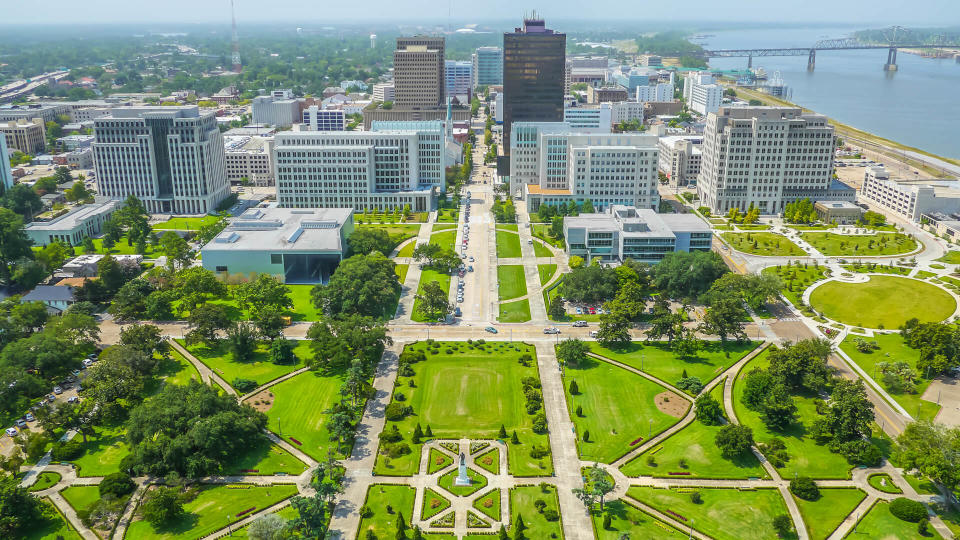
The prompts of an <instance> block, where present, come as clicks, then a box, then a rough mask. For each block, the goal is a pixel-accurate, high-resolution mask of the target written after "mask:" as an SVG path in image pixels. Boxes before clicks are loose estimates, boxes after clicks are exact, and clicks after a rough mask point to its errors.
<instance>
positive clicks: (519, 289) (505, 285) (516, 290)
mask: <svg viewBox="0 0 960 540" xmlns="http://www.w3.org/2000/svg"><path fill="white" fill-rule="evenodd" d="M497 283H498V287H497V289H498V291H499V293H500V301H501V302H502V301H504V300H511V299H513V298H518V297H520V296H524V295H526V294H527V278H526V275H525V274H524V272H523V266H522V265H519V264H508V265H500V266H497Z"/></svg>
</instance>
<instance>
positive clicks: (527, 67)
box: [497, 17, 567, 175]
mask: <svg viewBox="0 0 960 540" xmlns="http://www.w3.org/2000/svg"><path fill="white" fill-rule="evenodd" d="M566 46H567V36H566V34H561V33H558V32H555V31H553V30H550V29H548V28H547V26H546V23H545V22H544V21H543V19H538V18H535V17H534V18H530V19H524V21H523V27H522V28H516V29H514V31H513V32H507V33H505V34H503V94H504V101H503V145H504V153H505V154H506V156H505V159H501V160H499V162H498V164H497V169H498V172H499V173H500V174H501V175H506V174H508V173H509V168H510V166H509V153H510V151H511V150H510V148H511V142H510V133H511V128H512V125H513V123H514V122H562V121H563V86H564V78H565V76H566Z"/></svg>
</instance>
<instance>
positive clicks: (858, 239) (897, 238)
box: [800, 232, 917, 257]
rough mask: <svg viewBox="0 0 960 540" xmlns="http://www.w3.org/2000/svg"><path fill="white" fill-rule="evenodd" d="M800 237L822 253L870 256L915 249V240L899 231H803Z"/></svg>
mask: <svg viewBox="0 0 960 540" xmlns="http://www.w3.org/2000/svg"><path fill="white" fill-rule="evenodd" d="M800 237H801V238H803V239H804V240H805V241H806V242H809V243H810V244H811V245H812V246H813V247H815V248H817V251H819V252H820V253H823V254H824V255H853V256H862V257H871V256H878V255H899V254H901V253H910V252H911V251H913V250H915V249H917V241H916V240H914V239H913V238H910V237H909V236H907V235H905V234H901V233H874V234H856V235H851V234H834V233H831V232H805V233H801V234H800Z"/></svg>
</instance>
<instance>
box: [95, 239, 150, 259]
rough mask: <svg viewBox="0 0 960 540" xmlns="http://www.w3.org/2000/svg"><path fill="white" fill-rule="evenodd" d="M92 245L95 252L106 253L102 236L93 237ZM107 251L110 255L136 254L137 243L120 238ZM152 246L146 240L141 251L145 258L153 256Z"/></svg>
mask: <svg viewBox="0 0 960 540" xmlns="http://www.w3.org/2000/svg"><path fill="white" fill-rule="evenodd" d="M93 247H95V248H97V253H104V254H105V253H107V250H106V248H104V247H103V238H95V239H94V240H93ZM77 251H83V248H80V249H78V250H77ZM109 253H110V254H112V255H136V254H137V245H136V244H134V245H132V246H131V245H128V244H127V239H126V238H122V239H121V240H120V241H119V242H117V243H116V244H114V245H113V247H112V248H110V250H109ZM154 255H155V254H154V252H153V247H152V246H151V245H150V243H149V242H147V249H146V250H145V251H144V253H143V257H144V258H145V259H150V258H152V257H154ZM156 255H163V253H161V252H159V251H158V252H157V253H156Z"/></svg>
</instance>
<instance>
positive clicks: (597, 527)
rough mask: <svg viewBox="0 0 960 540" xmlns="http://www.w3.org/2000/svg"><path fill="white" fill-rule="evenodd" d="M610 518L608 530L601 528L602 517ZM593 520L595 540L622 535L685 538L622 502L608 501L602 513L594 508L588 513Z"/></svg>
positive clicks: (668, 526)
mask: <svg viewBox="0 0 960 540" xmlns="http://www.w3.org/2000/svg"><path fill="white" fill-rule="evenodd" d="M606 515H609V516H610V528H608V529H605V528H604V527H603V517H604V516H606ZM590 517H591V518H592V519H593V531H594V536H595V537H596V538H597V540H620V538H622V536H621V535H622V534H628V535H630V538H667V537H676V538H682V537H685V536H687V534H686V533H682V532H680V531H678V530H677V529H674V528H673V527H671V526H670V525H667V524H666V523H664V522H662V521H660V520H658V519H656V518H654V517H653V516H651V515H650V514H648V513H646V512H644V511H642V510H640V509H639V508H637V507H636V506H634V505H632V504H630V503H628V502H626V501H623V500H615V501H608V502H607V503H606V504H604V505H603V512H601V511H600V509H599V508H595V509H594V510H593V511H592V512H590Z"/></svg>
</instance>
